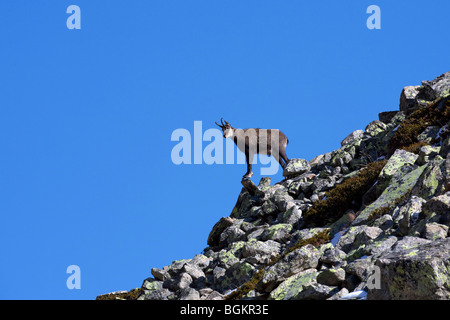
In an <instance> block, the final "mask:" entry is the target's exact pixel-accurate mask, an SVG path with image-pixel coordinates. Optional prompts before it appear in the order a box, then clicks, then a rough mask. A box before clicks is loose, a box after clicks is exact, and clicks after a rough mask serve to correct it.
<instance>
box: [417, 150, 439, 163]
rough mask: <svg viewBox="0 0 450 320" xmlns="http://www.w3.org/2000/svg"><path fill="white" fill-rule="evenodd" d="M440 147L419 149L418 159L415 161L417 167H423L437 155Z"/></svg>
mask: <svg viewBox="0 0 450 320" xmlns="http://www.w3.org/2000/svg"><path fill="white" fill-rule="evenodd" d="M440 150H441V148H440V147H433V146H423V147H422V148H420V152H419V157H418V159H417V161H416V163H417V164H418V165H424V164H426V163H427V162H429V161H431V160H433V159H434V158H435V157H436V156H437V155H439V151H440Z"/></svg>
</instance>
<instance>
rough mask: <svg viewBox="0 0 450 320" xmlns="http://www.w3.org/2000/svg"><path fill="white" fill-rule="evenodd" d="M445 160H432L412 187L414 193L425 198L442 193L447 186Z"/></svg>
mask: <svg viewBox="0 0 450 320" xmlns="http://www.w3.org/2000/svg"><path fill="white" fill-rule="evenodd" d="M444 163H445V160H433V161H430V162H429V163H428V164H427V165H426V166H425V169H424V171H423V173H422V174H421V176H420V178H419V179H418V182H417V184H416V185H415V186H414V188H413V189H412V194H413V195H416V196H419V197H421V198H423V199H425V200H428V199H430V198H432V197H433V196H434V195H436V194H440V193H441V192H443V191H444V188H445V168H444Z"/></svg>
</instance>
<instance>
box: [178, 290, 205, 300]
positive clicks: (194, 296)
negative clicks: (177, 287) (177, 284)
mask: <svg viewBox="0 0 450 320" xmlns="http://www.w3.org/2000/svg"><path fill="white" fill-rule="evenodd" d="M178 299H179V300H200V294H199V292H198V291H197V290H195V289H193V288H185V289H183V290H181V292H180V295H179V297H178Z"/></svg>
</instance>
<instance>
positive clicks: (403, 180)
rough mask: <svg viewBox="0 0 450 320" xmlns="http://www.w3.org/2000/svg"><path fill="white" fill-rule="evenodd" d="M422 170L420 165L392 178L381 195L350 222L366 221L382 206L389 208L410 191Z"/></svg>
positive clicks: (357, 223)
mask: <svg viewBox="0 0 450 320" xmlns="http://www.w3.org/2000/svg"><path fill="white" fill-rule="evenodd" d="M424 170H425V166H422V167H419V168H417V169H415V170H413V171H411V172H409V173H407V174H405V175H401V176H397V177H395V178H393V179H392V181H391V183H390V184H389V186H388V187H387V188H386V189H385V190H384V191H383V193H382V194H381V196H380V197H379V198H378V199H377V200H376V201H374V202H373V203H372V204H370V205H368V206H367V207H366V208H365V209H364V210H363V211H361V212H360V213H359V215H358V216H357V217H356V219H355V220H354V221H353V223H352V224H353V225H355V226H356V225H361V224H364V223H367V222H368V221H369V220H370V219H371V218H372V216H373V215H376V213H377V210H378V211H379V210H381V209H382V208H389V207H391V206H392V205H394V204H395V203H396V202H397V201H399V199H401V198H402V197H404V196H405V195H407V194H408V193H409V192H410V191H411V189H412V188H413V187H414V186H415V185H416V184H417V182H418V180H419V177H420V176H421V175H422V173H423V171H424Z"/></svg>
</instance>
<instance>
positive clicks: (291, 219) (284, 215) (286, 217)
mask: <svg viewBox="0 0 450 320" xmlns="http://www.w3.org/2000/svg"><path fill="white" fill-rule="evenodd" d="M301 217H302V210H300V209H299V208H298V207H297V206H296V205H293V206H291V207H290V208H289V209H288V210H286V211H285V212H281V213H280V214H278V217H277V220H278V222H280V223H286V224H290V225H293V226H294V225H295V226H296V225H298V223H299V220H300V219H301Z"/></svg>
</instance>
